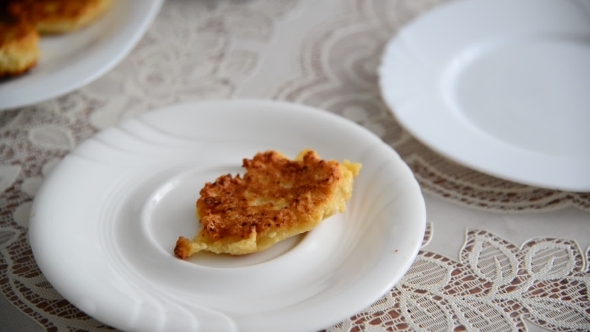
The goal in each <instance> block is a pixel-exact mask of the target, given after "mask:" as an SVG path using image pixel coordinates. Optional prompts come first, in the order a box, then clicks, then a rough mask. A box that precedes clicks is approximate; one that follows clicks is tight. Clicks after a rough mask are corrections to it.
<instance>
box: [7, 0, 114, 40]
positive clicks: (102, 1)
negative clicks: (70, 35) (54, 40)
mask: <svg viewBox="0 0 590 332" xmlns="http://www.w3.org/2000/svg"><path fill="white" fill-rule="evenodd" d="M110 5H111V0H13V1H11V3H10V4H9V7H8V11H9V12H10V14H11V15H13V16H14V17H16V18H18V19H20V20H22V21H26V22H29V23H31V24H33V25H34V26H35V27H36V28H37V30H38V31H39V33H41V34H57V33H65V32H70V31H74V30H77V29H79V28H81V27H84V26H86V25H88V24H89V23H90V22H92V21H94V20H95V19H96V18H97V17H99V16H100V15H101V14H103V13H104V12H105V11H106V10H107V9H108V8H109V7H110Z"/></svg>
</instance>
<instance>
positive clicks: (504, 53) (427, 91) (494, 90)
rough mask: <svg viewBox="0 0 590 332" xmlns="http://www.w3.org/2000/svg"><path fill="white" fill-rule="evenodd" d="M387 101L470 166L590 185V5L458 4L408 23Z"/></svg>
mask: <svg viewBox="0 0 590 332" xmlns="http://www.w3.org/2000/svg"><path fill="white" fill-rule="evenodd" d="M380 87H381V92H382V95H383V98H384V100H385V102H386V103H387V104H388V106H389V107H390V109H391V110H392V112H393V113H394V115H395V116H396V118H397V119H398V121H399V122H400V123H401V124H402V125H403V126H404V127H405V128H406V129H407V130H408V131H409V132H410V133H412V134H413V135H414V136H415V137H416V138H417V139H418V140H420V141H422V142H423V143H424V144H426V145H428V146H429V147H431V148H432V149H434V150H435V151H437V152H439V153H441V154H443V155H445V156H447V157H448V158H450V159H453V160H455V161H457V162H458V163H461V164H464V165H466V166H468V167H471V168H473V169H476V170H479V171H482V172H484V173H488V174H491V175H494V176H497V177H500V178H504V179H507V180H511V181H515V182H520V183H524V184H529V185H533V186H539V187H545V188H551V189H560V190H571V191H590V172H589V170H590V148H589V147H590V2H588V1H582V0H563V1H553V0H519V1H513V0H461V1H455V2H452V3H450V4H448V5H444V6H440V7H437V8H435V9H434V10H432V11H431V12H428V13H426V14H424V15H423V16H421V17H418V18H417V19H416V20H414V21H413V22H411V23H410V24H408V25H407V26H406V27H404V28H403V29H401V30H400V31H399V33H398V34H397V36H396V37H395V38H394V39H392V40H391V42H390V43H389V45H388V46H387V48H386V50H385V53H384V55H383V59H382V65H381V68H380Z"/></svg>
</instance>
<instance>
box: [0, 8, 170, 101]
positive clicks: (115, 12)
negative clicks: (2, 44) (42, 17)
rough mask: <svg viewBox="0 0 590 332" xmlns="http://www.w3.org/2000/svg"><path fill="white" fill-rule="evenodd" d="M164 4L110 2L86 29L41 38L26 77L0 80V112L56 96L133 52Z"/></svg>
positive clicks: (107, 69)
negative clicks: (95, 20) (36, 58)
mask: <svg viewBox="0 0 590 332" xmlns="http://www.w3.org/2000/svg"><path fill="white" fill-rule="evenodd" d="M162 3H163V0H122V1H113V5H112V8H110V10H109V11H108V12H107V13H106V14H105V15H104V16H103V17H101V18H100V19H99V20H98V21H97V22H94V23H93V24H92V25H90V26H88V27H87V28H85V29H82V30H80V31H76V32H72V33H68V34H64V35H57V36H42V37H41V39H40V43H39V48H40V50H41V56H40V58H39V62H38V63H37V66H36V67H34V68H33V69H32V70H31V71H30V72H28V73H26V74H25V75H22V76H18V77H13V78H9V79H5V80H2V81H1V82H0V110H3V109H10V108H16V107H21V106H27V105H31V104H34V103H38V102H41V101H44V100H46V99H50V98H54V97H57V96H60V95H63V94H66V93H68V92H70V91H73V90H75V89H77V88H79V87H81V86H84V85H86V84H88V83H90V82H92V81H93V80H95V79H97V78H99V77H100V76H101V75H103V74H104V73H106V72H107V71H109V70H110V69H111V68H113V67H114V66H115V65H116V64H117V63H119V61H121V60H122V59H123V58H124V57H125V56H126V55H127V54H128V53H129V52H130V51H131V49H132V48H133V47H134V46H135V44H136V43H137V42H138V41H139V39H140V38H141V37H142V36H143V34H144V33H145V31H146V30H147V29H148V28H149V26H150V25H151V23H152V21H153V20H154V18H155V17H156V14H157V13H158V11H159V9H160V7H161V6H162Z"/></svg>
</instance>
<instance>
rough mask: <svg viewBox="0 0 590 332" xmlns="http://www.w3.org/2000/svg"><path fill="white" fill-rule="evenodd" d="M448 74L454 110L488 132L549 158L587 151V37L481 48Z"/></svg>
mask: <svg viewBox="0 0 590 332" xmlns="http://www.w3.org/2000/svg"><path fill="white" fill-rule="evenodd" d="M480 46H481V45H480ZM446 74H447V75H450V76H449V77H448V78H449V79H450V80H444V81H443V82H451V84H450V85H449V86H447V87H446V88H445V91H446V92H447V94H448V95H447V97H448V100H449V101H450V102H451V103H452V104H453V105H452V107H453V109H454V111H455V112H457V113H456V115H458V116H461V117H464V118H466V119H467V120H468V121H469V122H470V123H471V124H473V125H474V126H475V127H477V128H478V129H480V130H482V131H484V132H485V133H487V134H488V135H491V136H493V137H495V138H496V139H499V140H502V141H504V142H506V143H509V144H511V145H514V146H518V147H521V148H524V149H528V150H533V151H537V152H541V153H545V154H549V155H554V156H562V157H580V156H584V155H587V153H588V145H589V144H590V130H588V124H589V123H590V112H589V111H588V110H589V109H590V90H589V87H590V36H567V37H566V36H563V37H559V38H558V37H555V38H545V39H532V40H524V41H518V42H511V43H507V44H500V45H496V46H494V47H479V46H478V47H475V48H472V49H470V50H468V51H466V52H462V53H461V54H460V55H459V56H458V57H456V58H455V59H453V61H452V63H451V66H450V67H449V70H448V71H447V72H446Z"/></svg>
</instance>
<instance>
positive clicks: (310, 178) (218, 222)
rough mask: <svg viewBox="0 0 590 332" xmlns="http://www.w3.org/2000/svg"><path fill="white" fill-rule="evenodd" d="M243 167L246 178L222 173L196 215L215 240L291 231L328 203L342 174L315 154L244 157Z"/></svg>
mask: <svg viewBox="0 0 590 332" xmlns="http://www.w3.org/2000/svg"><path fill="white" fill-rule="evenodd" d="M243 167H245V168H246V170H247V172H246V174H245V175H244V177H243V178H242V177H240V176H239V175H237V176H235V177H232V176H231V175H229V174H228V175H223V176H220V177H219V178H217V180H216V181H215V182H213V183H207V184H206V185H205V187H204V188H203V189H202V190H201V197H200V198H199V200H198V201H197V211H198V215H199V217H200V222H201V224H202V225H203V229H204V231H205V232H206V233H207V235H208V236H209V237H210V238H211V239H214V240H218V239H222V238H225V237H241V238H246V237H248V235H249V234H250V233H251V232H252V231H253V230H254V229H255V230H256V232H257V233H261V232H263V231H264V230H266V229H268V228H270V227H271V226H272V227H276V228H279V229H280V228H283V227H289V226H290V224H292V223H293V222H295V221H296V220H298V217H299V216H300V215H302V214H309V213H311V212H312V210H313V209H314V208H316V207H317V206H318V204H321V203H322V202H324V201H326V200H328V199H329V198H330V195H331V193H332V192H333V191H334V190H335V187H336V186H337V182H338V180H339V179H340V178H342V176H343V175H342V170H341V168H340V166H339V163H338V162H337V161H333V160H332V161H325V160H321V159H320V158H319V157H318V155H317V154H316V153H315V151H312V150H309V151H308V152H307V153H306V154H305V155H304V157H303V160H300V161H298V160H296V161H292V160H289V159H288V158H286V157H284V156H282V155H281V154H280V153H278V152H276V151H267V152H262V153H258V154H257V155H256V156H255V157H254V159H244V161H243ZM276 228H275V229H276Z"/></svg>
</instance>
